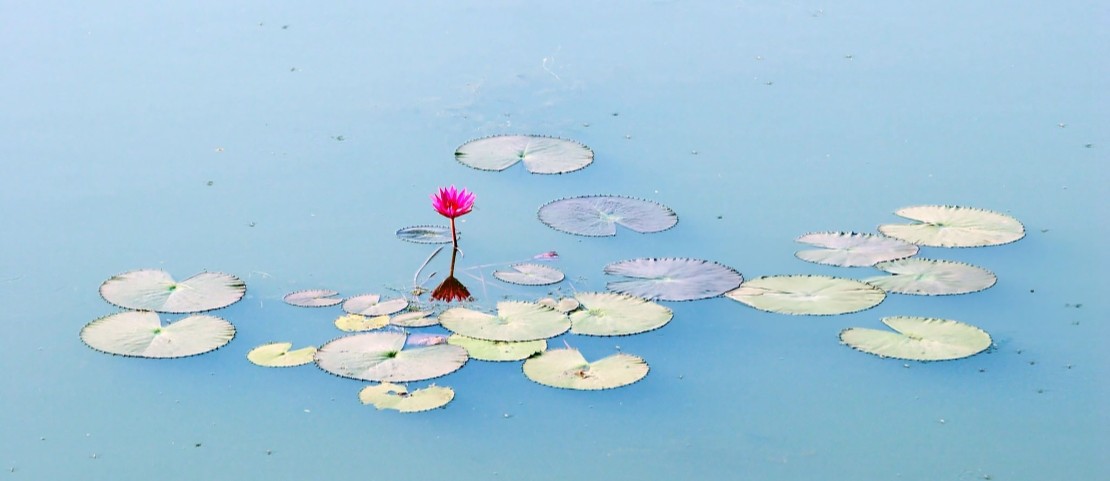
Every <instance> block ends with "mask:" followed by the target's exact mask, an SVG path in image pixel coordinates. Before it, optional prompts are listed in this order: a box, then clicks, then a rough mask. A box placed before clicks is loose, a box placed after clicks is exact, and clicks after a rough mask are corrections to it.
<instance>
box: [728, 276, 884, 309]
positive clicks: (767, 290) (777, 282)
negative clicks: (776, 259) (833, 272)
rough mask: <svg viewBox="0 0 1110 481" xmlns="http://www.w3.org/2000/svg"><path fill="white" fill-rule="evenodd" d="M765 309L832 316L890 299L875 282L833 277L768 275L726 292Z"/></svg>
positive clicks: (730, 295)
mask: <svg viewBox="0 0 1110 481" xmlns="http://www.w3.org/2000/svg"><path fill="white" fill-rule="evenodd" d="M725 296H726V297H728V298H729V299H732V300H734V301H737V302H740V303H743V304H747V305H749V306H751V307H754V308H756V309H759V310H761V311H768V312H777V313H779V314H796V315H811V316H832V315H837V314H847V313H850V312H858V311H862V310H865V309H870V308H872V307H875V306H877V305H879V303H880V302H883V299H884V298H886V293H885V292H883V290H882V289H879V288H878V287H875V286H873V285H870V284H867V283H864V282H860V281H856V280H852V279H842V278H839V277H830V276H805V275H793V276H768V277H760V278H758V279H753V280H750V281H746V282H744V284H742V285H741V286H740V287H739V288H737V289H735V290H733V291H730V292H728V293H726V294H725Z"/></svg>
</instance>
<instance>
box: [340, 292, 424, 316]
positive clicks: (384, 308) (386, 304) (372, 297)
mask: <svg viewBox="0 0 1110 481" xmlns="http://www.w3.org/2000/svg"><path fill="white" fill-rule="evenodd" d="M408 305H409V301H408V300H407V299H405V298H403V297H397V298H393V299H386V300H384V301H383V300H382V299H381V296H379V295H377V294H363V295H361V296H355V297H352V298H350V299H347V300H346V301H344V302H343V310H344V311H347V312H348V313H350V314H361V315H363V316H383V315H388V314H393V313H394V312H397V311H400V310H401V309H404V308H406V307H408Z"/></svg>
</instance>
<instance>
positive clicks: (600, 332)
mask: <svg viewBox="0 0 1110 481" xmlns="http://www.w3.org/2000/svg"><path fill="white" fill-rule="evenodd" d="M574 297H575V298H576V299H578V300H579V302H581V303H582V310H579V311H575V312H573V313H571V315H570V321H571V328H570V332H573V333H575V334H584V335H588V336H627V335H629V334H638V333H641V332H647V331H650V330H653V329H659V328H660V327H663V325H665V324H667V323H668V322H670V320H671V318H672V317H674V313H672V312H671V310H670V309H667V308H666V307H663V306H661V305H659V304H656V303H654V302H651V301H648V300H645V299H641V298H639V297H633V296H629V295H626V294H616V293H613V292H579V293H577V294H575V295H574Z"/></svg>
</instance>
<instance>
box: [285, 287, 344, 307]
mask: <svg viewBox="0 0 1110 481" xmlns="http://www.w3.org/2000/svg"><path fill="white" fill-rule="evenodd" d="M336 295H339V293H338V292H336V291H329V290H327V289H311V290H306V291H297V292H291V293H289V294H286V295H285V297H283V298H281V300H283V301H285V303H286V304H289V305H291V306H297V307H330V306H334V305H336V304H339V303H340V302H343V299H339V298H335V297H332V296H336Z"/></svg>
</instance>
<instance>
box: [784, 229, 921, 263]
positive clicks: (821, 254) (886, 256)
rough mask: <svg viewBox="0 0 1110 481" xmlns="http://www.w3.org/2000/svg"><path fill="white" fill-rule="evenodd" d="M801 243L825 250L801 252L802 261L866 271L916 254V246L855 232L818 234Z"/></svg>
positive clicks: (809, 236) (804, 239)
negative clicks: (871, 267) (880, 263)
mask: <svg viewBox="0 0 1110 481" xmlns="http://www.w3.org/2000/svg"><path fill="white" fill-rule="evenodd" d="M797 240H798V242H801V243H803V244H810V245H814V246H818V247H824V249H811V250H804V251H798V252H796V253H795V254H794V255H795V256H797V257H798V258H799V259H801V260H803V261H809V262H816V263H818V264H825V265H830V266H840V267H866V266H872V265H875V263H877V262H883V261H890V260H895V259H903V258H906V257H910V256H912V255H914V254H917V250H918V247H917V246H916V245H913V244H910V243H907V242H904V241H901V240H898V239H894V238H891V237H886V236H878V235H874V234H858V233H855V232H815V233H811V234H806V235H803V236H801V237H799V238H798V239H797Z"/></svg>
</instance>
